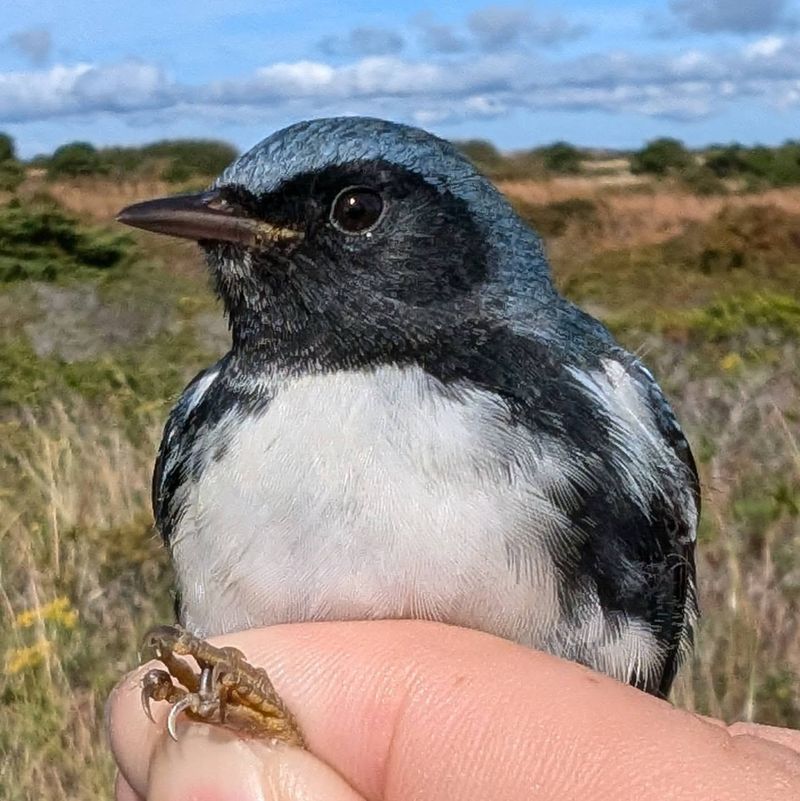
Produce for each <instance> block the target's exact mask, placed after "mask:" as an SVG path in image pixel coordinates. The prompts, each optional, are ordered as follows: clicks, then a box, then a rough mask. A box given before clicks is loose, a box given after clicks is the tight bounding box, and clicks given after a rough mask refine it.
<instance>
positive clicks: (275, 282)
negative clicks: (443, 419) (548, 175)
mask: <svg viewBox="0 0 800 801" xmlns="http://www.w3.org/2000/svg"><path fill="white" fill-rule="evenodd" d="M118 220H119V221H120V222H123V223H126V224H128V225H132V226H136V227H139V228H144V229H147V230H150V231H155V232H158V233H163V234H169V235H172V236H178V237H184V238H189V239H192V240H195V241H197V242H199V244H200V245H201V247H202V248H203V249H204V250H205V252H206V255H207V260H208V263H209V266H210V269H211V273H212V276H213V280H214V283H215V286H216V289H217V291H218V293H219V294H220V296H221V297H222V300H223V302H224V304H225V307H226V311H227V314H228V316H229V321H230V325H231V328H232V332H233V340H234V347H237V346H240V347H254V348H262V349H263V348H267V349H282V350H283V351H286V350H287V349H292V348H293V349H294V350H296V351H298V352H300V351H302V352H305V353H309V352H310V351H311V350H314V349H317V350H323V351H326V352H333V351H335V350H336V349H337V348H340V349H342V350H343V352H344V351H348V352H350V351H353V349H354V348H355V350H356V351H357V352H363V351H364V350H365V349H369V348H371V347H373V348H381V349H384V350H385V349H386V348H394V349H399V350H403V349H408V348H424V347H429V346H430V341H429V340H430V338H431V337H436V336H442V334H443V332H447V331H450V332H451V333H452V329H453V327H454V326H457V325H458V324H463V321H464V320H465V319H470V318H475V317H480V316H483V317H485V316H486V315H490V314H493V313H502V309H503V307H504V306H507V304H508V299H509V297H514V296H518V295H521V294H525V293H528V294H531V293H532V294H534V295H535V294H537V293H538V294H539V295H543V294H544V295H549V294H550V293H551V292H552V288H551V285H550V278H549V272H548V268H547V264H546V262H545V260H544V257H543V255H542V250H541V244H540V242H539V239H538V237H536V235H535V234H534V233H533V232H532V231H531V230H530V229H529V228H527V226H525V225H524V223H522V221H521V220H520V219H519V218H518V217H517V216H516V214H514V212H513V210H512V209H511V207H510V206H509V205H508V203H507V201H506V200H505V199H504V198H503V196H502V195H501V194H500V193H499V192H498V191H497V190H496V189H495V188H494V187H493V186H492V184H491V183H490V182H489V181H488V180H487V179H485V178H484V177H483V176H481V175H480V174H479V173H478V172H476V170H475V169H474V167H473V166H472V165H471V163H470V162H469V161H468V160H467V159H466V158H464V157H463V156H462V155H461V154H460V153H459V152H458V150H457V149H456V148H455V147H454V146H453V145H452V144H450V143H448V142H446V141H444V140H441V139H439V138H437V137H435V136H432V135H431V134H428V133H426V132H424V131H421V130H419V129H416V128H411V127H408V126H405V125H400V124H396V123H391V122H386V121H382V120H377V119H369V118H360V117H340V118H330V119H319V120H313V121H309V122H302V123H298V124H296V125H293V126H291V127H289V128H286V129H284V130H282V131H279V132H277V133H275V134H273V135H272V136H270V137H268V138H267V139H265V140H264V141H262V142H261V143H259V144H258V145H256V146H255V147H254V148H252V149H251V150H250V151H248V152H247V153H245V154H243V155H242V156H241V157H240V158H238V159H237V160H236V161H235V162H234V163H233V164H231V165H230V166H229V167H228V168H227V169H226V170H225V171H224V172H223V173H222V175H221V176H220V177H219V178H218V179H217V180H216V181H215V182H214V184H213V185H212V186H211V188H210V189H209V190H208V191H206V192H201V193H199V194H196V195H182V196H177V197H169V198H163V199H158V200H150V201H145V202H143V203H137V204H135V205H132V206H129V207H128V208H126V209H124V210H123V211H122V212H120V214H119V216H118ZM498 309H500V312H498Z"/></svg>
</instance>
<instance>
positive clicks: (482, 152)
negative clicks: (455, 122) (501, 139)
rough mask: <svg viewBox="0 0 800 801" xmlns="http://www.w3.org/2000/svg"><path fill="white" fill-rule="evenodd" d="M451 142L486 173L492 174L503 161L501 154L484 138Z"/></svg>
mask: <svg viewBox="0 0 800 801" xmlns="http://www.w3.org/2000/svg"><path fill="white" fill-rule="evenodd" d="M453 144H454V145H455V146H456V147H457V148H458V149H459V150H460V151H461V153H463V155H465V156H466V157H467V158H468V159H469V160H470V161H471V162H472V163H473V164H474V165H475V166H476V167H477V168H478V169H479V170H480V171H481V172H482V173H484V174H486V175H491V174H493V173H494V172H495V170H497V169H498V168H499V167H500V166H501V164H502V163H503V158H504V156H503V154H502V153H501V152H500V151H499V150H498V149H497V148H496V147H495V146H494V145H493V144H492V143H491V142H488V141H487V140H485V139H467V140H464V141H456V142H453Z"/></svg>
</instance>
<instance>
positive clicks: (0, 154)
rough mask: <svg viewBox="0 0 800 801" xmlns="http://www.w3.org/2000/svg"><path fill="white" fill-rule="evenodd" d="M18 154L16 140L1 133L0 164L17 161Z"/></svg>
mask: <svg viewBox="0 0 800 801" xmlns="http://www.w3.org/2000/svg"><path fill="white" fill-rule="evenodd" d="M16 158H17V153H16V148H15V147H14V140H13V139H12V138H11V137H10V136H9V135H8V134H7V133H0V163H1V162H4V161H16Z"/></svg>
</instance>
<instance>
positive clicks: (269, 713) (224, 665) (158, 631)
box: [142, 626, 303, 747]
mask: <svg viewBox="0 0 800 801" xmlns="http://www.w3.org/2000/svg"><path fill="white" fill-rule="evenodd" d="M144 645H145V648H147V649H148V650H150V651H152V652H154V654H155V656H156V658H157V659H158V660H160V661H161V662H162V663H163V665H164V667H165V668H166V670H161V669H159V668H155V669H153V670H149V671H148V672H147V673H146V674H145V675H144V678H143V679H142V706H143V707H144V710H145V712H146V713H147V716H148V717H150V718H151V719H152V716H151V714H150V702H151V701H167V702H169V703H170V704H172V709H171V710H170V713H169V717H168V718H167V730H168V731H169V733H170V736H171V737H172V738H173V739H177V720H178V718H179V717H180V715H181V714H182V713H183V712H186V714H187V715H188V716H189V717H191V718H192V719H195V720H203V721H206V722H208V723H218V724H224V725H225V726H227V727H229V728H232V729H235V730H237V731H243V732H246V733H247V734H250V735H254V736H258V737H269V738H270V739H275V740H281V741H283V742H286V743H289V744H291V745H297V746H301V747H302V746H303V737H302V735H301V734H300V730H299V728H298V727H297V723H296V722H295V720H294V717H293V716H292V714H291V712H289V710H288V709H287V708H286V706H285V705H284V703H283V701H282V700H281V698H280V696H278V694H277V693H276V692H275V688H274V687H273V686H272V682H271V681H270V679H269V676H268V675H267V672H266V671H265V670H263V669H262V668H257V667H253V666H252V665H250V664H249V663H248V662H247V661H246V659H245V656H244V654H243V653H242V652H241V651H239V650H238V649H237V648H230V647H228V648H217V647H215V646H213V645H211V644H210V643H207V642H206V641H205V640H201V639H200V638H198V637H195V636H194V635H193V634H190V633H189V632H188V631H184V630H183V629H180V628H177V627H175V626H158V627H156V628H154V629H152V630H151V631H150V632H148V634H147V636H146V637H145V642H144ZM182 657H192V658H194V660H195V662H197V665H198V667H199V672H196V671H195V670H194V669H193V668H192V667H191V666H190V664H189V663H188V662H187V661H185V659H183V658H182ZM173 679H175V681H177V682H178V684H177V685H176V684H175V683H174V682H173Z"/></svg>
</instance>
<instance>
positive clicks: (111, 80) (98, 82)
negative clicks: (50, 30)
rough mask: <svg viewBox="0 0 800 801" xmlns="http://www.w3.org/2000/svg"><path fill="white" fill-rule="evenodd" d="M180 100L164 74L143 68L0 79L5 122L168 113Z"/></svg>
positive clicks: (67, 70) (132, 65)
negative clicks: (156, 110)
mask: <svg viewBox="0 0 800 801" xmlns="http://www.w3.org/2000/svg"><path fill="white" fill-rule="evenodd" d="M175 98H176V96H175V94H174V93H173V91H172V88H171V86H170V85H169V84H168V82H167V80H166V77H165V76H164V74H163V73H162V72H161V70H160V69H159V68H158V67H155V66H154V65H152V64H145V63H141V62H123V63H121V64H113V65H109V66H94V65H91V64H75V65H72V66H64V65H56V66H54V67H52V68H51V69H49V70H42V71H36V72H6V73H0V120H3V121H5V122H16V121H26V120H36V119H46V118H48V117H59V116H64V115H69V114H86V113H90V112H94V111H115V112H127V111H142V110H145V109H153V108H166V107H167V106H169V105H171V104H172V103H173V102H174V100H175Z"/></svg>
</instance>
